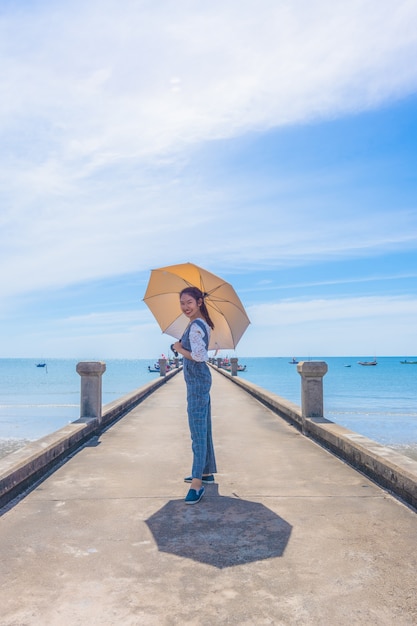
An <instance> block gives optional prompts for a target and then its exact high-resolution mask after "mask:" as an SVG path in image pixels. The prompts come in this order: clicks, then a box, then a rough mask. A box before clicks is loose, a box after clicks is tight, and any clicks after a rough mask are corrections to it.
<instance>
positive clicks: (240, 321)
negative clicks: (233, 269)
mask: <svg viewBox="0 0 417 626" xmlns="http://www.w3.org/2000/svg"><path fill="white" fill-rule="evenodd" d="M185 287H198V288H199V289H200V290H201V291H202V292H203V293H206V294H207V295H206V297H205V299H204V301H205V304H206V307H207V310H208V312H209V315H210V317H211V319H212V321H213V324H214V330H212V332H211V337H210V345H209V350H220V349H227V348H231V349H234V348H235V347H236V345H237V343H238V341H239V339H240V338H241V337H242V335H243V333H244V332H245V330H246V328H247V327H248V325H249V324H250V321H249V318H248V316H247V315H246V312H245V309H244V308H243V304H242V303H241V301H240V299H239V296H238V295H237V293H236V291H235V290H234V289H233V287H232V285H230V284H229V283H227V282H225V281H224V280H223V279H222V278H220V277H219V276H216V275H215V274H212V273H211V272H208V271H207V270H205V269H203V268H201V267H198V266H197V265H194V264H193V263H182V264H180V265H170V266H168V267H161V268H159V269H156V270H152V271H151V276H150V279H149V283H148V286H147V289H146V292H145V296H144V298H143V300H144V302H145V303H146V304H147V305H148V307H149V308H150V310H151V311H152V313H153V315H154V316H155V319H156V321H157V322H158V324H159V326H160V328H161V330H162V332H163V333H166V334H167V335H170V336H171V337H175V338H176V339H179V338H180V337H181V336H182V334H183V332H184V330H185V329H186V327H187V325H188V323H189V320H188V318H187V317H186V316H185V315H184V314H183V313H182V311H181V307H180V298H179V294H180V292H181V291H182V290H183V289H184V288H185Z"/></svg>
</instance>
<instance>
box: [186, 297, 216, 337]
mask: <svg viewBox="0 0 417 626" xmlns="http://www.w3.org/2000/svg"><path fill="white" fill-rule="evenodd" d="M184 293H188V294H189V295H190V296H191V297H192V298H194V300H195V301H196V302H198V301H199V300H201V301H202V302H201V306H200V311H201V314H202V316H203V317H204V319H205V320H206V322H207V324H208V325H209V326H210V328H211V329H212V330H213V328H214V324H213V322H212V321H211V318H210V315H209V312H208V311H207V307H206V303H205V302H204V298H205V296H206V295H207V294H204V293H203V292H202V291H200V289H199V288H198V287H185V289H183V290H182V291H181V293H180V298H181V296H182V295H183V294H184Z"/></svg>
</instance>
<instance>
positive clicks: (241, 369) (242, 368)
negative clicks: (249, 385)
mask: <svg viewBox="0 0 417 626" xmlns="http://www.w3.org/2000/svg"><path fill="white" fill-rule="evenodd" d="M221 368H222V369H223V370H226V371H227V372H231V371H232V366H231V365H221ZM237 371H238V372H246V365H239V364H238V366H237Z"/></svg>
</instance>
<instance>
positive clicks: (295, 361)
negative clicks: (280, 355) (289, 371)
mask: <svg viewBox="0 0 417 626" xmlns="http://www.w3.org/2000/svg"><path fill="white" fill-rule="evenodd" d="M288 363H290V364H291V365H296V364H297V363H298V361H297V359H296V358H295V356H293V357H292V359H291V361H288Z"/></svg>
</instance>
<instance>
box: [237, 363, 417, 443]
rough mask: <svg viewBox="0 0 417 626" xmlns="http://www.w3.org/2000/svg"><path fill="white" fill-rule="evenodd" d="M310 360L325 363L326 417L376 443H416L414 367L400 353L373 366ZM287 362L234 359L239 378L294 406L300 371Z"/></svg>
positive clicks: (298, 396) (298, 398)
mask: <svg viewBox="0 0 417 626" xmlns="http://www.w3.org/2000/svg"><path fill="white" fill-rule="evenodd" d="M299 360H303V359H302V358H301V357H300V358H299ZM304 360H310V359H307V358H306V359H304ZM313 360H318V361H325V362H326V363H327V365H328V372H327V374H326V375H325V377H324V378H323V390H324V414H325V416H326V417H327V418H328V419H330V420H332V421H333V422H337V423H338V424H340V425H341V426H345V427H346V428H349V429H350V430H354V431H355V432H358V433H360V434H362V435H365V436H366V437H369V438H371V439H374V440H375V441H378V442H379V443H382V444H386V445H393V446H395V445H400V446H403V445H409V444H417V365H403V364H401V363H400V361H401V360H404V359H403V358H400V357H381V358H378V359H377V361H378V365H376V366H374V367H364V366H361V365H359V364H358V361H360V360H365V361H369V360H372V359H370V358H369V357H367V358H366V357H365V358H364V357H317V358H314V359H313ZM410 360H411V359H410ZM289 361H290V359H288V358H256V359H255V358H247V359H245V358H241V359H239V362H240V363H241V364H245V365H246V366H247V370H246V372H242V373H239V376H241V378H244V379H246V380H249V381H251V382H253V383H256V384H257V385H259V386H261V387H264V388H265V389H268V390H269V391H273V392H274V393H277V394H278V395H280V396H283V397H284V398H287V399H288V400H291V401H292V402H295V403H296V404H298V405H300V404H301V385H300V375H299V374H298V372H297V366H296V365H292V364H290V363H289ZM347 365H350V367H346V366H347Z"/></svg>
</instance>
